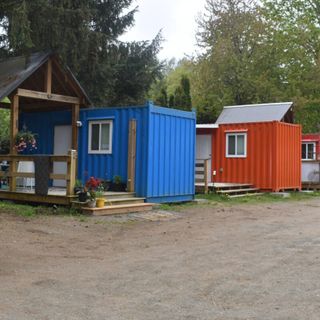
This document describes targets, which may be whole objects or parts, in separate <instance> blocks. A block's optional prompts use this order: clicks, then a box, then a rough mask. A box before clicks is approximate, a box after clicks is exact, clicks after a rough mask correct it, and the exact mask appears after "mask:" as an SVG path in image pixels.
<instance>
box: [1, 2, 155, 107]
mask: <svg viewBox="0 0 320 320" xmlns="http://www.w3.org/2000/svg"><path fill="white" fill-rule="evenodd" d="M131 4H132V0H108V1H107V0H77V1H74V0H55V1H52V0H32V1H31V0H8V1H0V30H1V28H2V30H4V32H3V34H2V35H1V38H0V55H2V56H5V55H8V54H12V55H21V54H28V53H30V52H32V51H39V50H48V49H49V50H53V51H55V52H57V53H59V55H60V56H61V58H62V59H63V61H64V62H65V63H66V64H68V65H69V66H70V68H71V69H72V71H73V72H74V73H75V74H76V75H77V76H78V77H79V80H80V82H81V83H82V84H83V85H84V87H85V88H86V89H87V91H88V93H89V95H90V96H91V97H92V99H93V101H94V102H95V103H96V104H109V105H110V104H124V103H128V102H130V103H137V102H141V101H140V100H141V99H142V97H143V96H145V94H146V92H147V91H148V89H149V86H150V84H151V83H152V81H153V80H154V78H155V76H156V75H157V74H158V73H159V69H160V68H161V65H160V64H159V62H158V61H157V59H156V54H157V53H158V51H159V49H160V42H161V37H160V36H158V37H157V38H156V39H155V40H154V41H151V42H141V43H139V42H137V43H121V42H119V40H118V38H119V36H120V35H122V34H123V33H124V32H125V31H126V30H128V28H130V27H131V26H132V25H133V23H134V13H135V12H136V9H130V7H131ZM123 78H125V79H127V80H128V81H125V82H123V81H122V80H123ZM146 81H147V85H146V84H145V82H146ZM129 82H131V84H129ZM133 84H135V86H133Z"/></svg>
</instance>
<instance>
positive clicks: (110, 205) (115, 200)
mask: <svg viewBox="0 0 320 320" xmlns="http://www.w3.org/2000/svg"><path fill="white" fill-rule="evenodd" d="M104 198H105V205H104V207H102V208H89V207H86V206H82V207H81V210H82V212H84V213H87V214H90V215H94V216H106V215H113V214H125V213H132V212H142V211H150V210H152V209H153V204H152V203H145V202H144V201H145V198H137V197H136V196H135V193H132V192H106V193H105V194H104Z"/></svg>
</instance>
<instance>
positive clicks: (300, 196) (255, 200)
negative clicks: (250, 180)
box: [196, 192, 320, 205]
mask: <svg viewBox="0 0 320 320" xmlns="http://www.w3.org/2000/svg"><path fill="white" fill-rule="evenodd" d="M289 194H290V197H288V198H283V197H281V196H277V195H273V194H271V193H263V194H261V195H259V196H247V197H240V198H228V197H227V196H225V195H219V194H216V193H210V194H199V195H197V196H196V199H206V200H208V201H210V202H217V203H223V204H231V205H234V204H241V203H252V204H259V203H267V202H283V201H301V200H308V199H312V198H316V197H320V193H319V192H312V193H304V192H289Z"/></svg>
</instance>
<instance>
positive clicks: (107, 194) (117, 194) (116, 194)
mask: <svg viewBox="0 0 320 320" xmlns="http://www.w3.org/2000/svg"><path fill="white" fill-rule="evenodd" d="M134 196H135V193H134V192H113V191H110V192H109V191H108V192H105V193H104V198H106V199H107V200H113V199H122V198H125V199H128V198H134Z"/></svg>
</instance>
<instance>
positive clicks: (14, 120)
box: [10, 95, 19, 154]
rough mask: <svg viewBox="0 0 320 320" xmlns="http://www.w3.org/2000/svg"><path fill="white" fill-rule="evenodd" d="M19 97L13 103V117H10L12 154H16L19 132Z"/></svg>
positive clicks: (15, 97)
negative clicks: (15, 146)
mask: <svg viewBox="0 0 320 320" xmlns="http://www.w3.org/2000/svg"><path fill="white" fill-rule="evenodd" d="M18 126H19V97H18V96H17V95H15V96H14V97H13V100H12V103H11V115H10V148H11V152H10V153H11V154H16V153H17V152H16V150H15V149H14V145H15V141H14V140H15V137H16V135H17V133H18V131H19V127H18Z"/></svg>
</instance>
